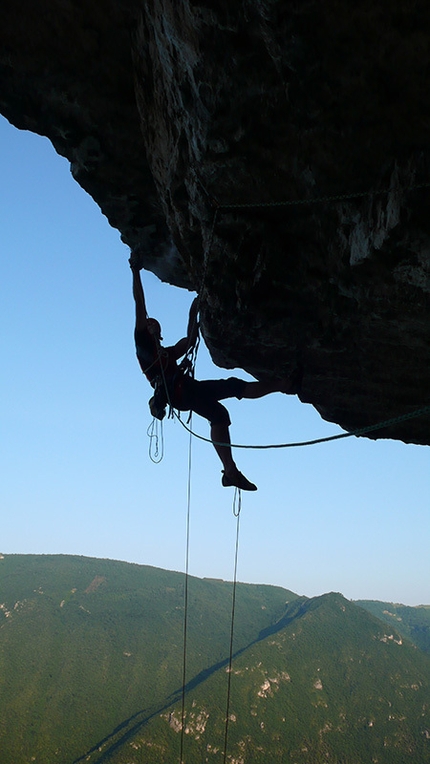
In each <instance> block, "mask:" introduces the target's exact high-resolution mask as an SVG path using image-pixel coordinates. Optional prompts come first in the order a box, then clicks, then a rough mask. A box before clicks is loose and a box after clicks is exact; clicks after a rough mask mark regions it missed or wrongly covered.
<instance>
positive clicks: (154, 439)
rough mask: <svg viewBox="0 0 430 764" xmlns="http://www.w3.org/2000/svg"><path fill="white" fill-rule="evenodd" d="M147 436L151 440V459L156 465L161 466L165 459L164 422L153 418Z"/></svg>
mask: <svg viewBox="0 0 430 764" xmlns="http://www.w3.org/2000/svg"><path fill="white" fill-rule="evenodd" d="M146 434H147V436H148V438H149V447H148V452H149V458H150V459H151V462H154V464H160V462H161V461H162V459H163V457H164V432H163V422H160V420H159V419H156V418H155V417H153V419H152V422H151V424H150V425H149V427H148V429H147V431H146Z"/></svg>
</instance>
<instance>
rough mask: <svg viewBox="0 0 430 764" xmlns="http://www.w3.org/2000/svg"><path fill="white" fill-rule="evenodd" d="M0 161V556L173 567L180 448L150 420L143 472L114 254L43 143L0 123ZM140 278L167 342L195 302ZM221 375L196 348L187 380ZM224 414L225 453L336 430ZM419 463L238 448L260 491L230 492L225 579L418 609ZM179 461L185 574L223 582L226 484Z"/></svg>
mask: <svg viewBox="0 0 430 764" xmlns="http://www.w3.org/2000/svg"><path fill="white" fill-rule="evenodd" d="M0 157H1V172H0V183H1V194H2V204H1V207H0V218H1V260H0V263H1V265H0V267H1V278H0V316H1V332H0V352H1V375H0V427H1V446H0V459H1V461H0V470H1V481H0V506H1V516H2V523H1V536H0V551H1V552H3V553H4V554H8V553H9V554H11V553H36V554H57V553H63V554H76V555H87V556H93V557H107V558H111V559H119V560H126V561H129V562H136V563H142V564H149V565H155V566H158V567H162V568H167V569H170V570H183V569H184V558H185V521H186V510H187V464H188V448H189V436H188V434H187V433H186V432H185V430H183V429H182V427H181V425H180V424H178V423H177V422H172V421H170V420H169V421H167V422H165V426H164V438H165V455H164V458H163V460H162V462H161V463H160V464H158V465H155V464H153V463H152V462H151V461H150V459H149V457H148V443H149V441H148V437H147V434H146V431H147V427H148V425H149V424H150V421H151V417H150V415H149V411H148V407H147V401H148V398H149V397H150V394H151V390H150V388H149V386H148V383H147V382H146V381H145V378H144V377H143V376H142V374H141V372H140V369H139V366H138V364H137V361H136V358H135V352H134V345H133V324H134V306H133V301H132V297H131V275H130V271H129V267H128V262H127V260H128V256H129V251H128V248H127V247H126V246H124V244H122V243H121V241H120V237H119V233H118V231H116V230H115V229H112V228H111V227H110V226H109V224H108V222H107V220H106V218H105V217H104V216H103V215H102V214H101V212H100V210H99V208H98V207H97V205H96V204H95V202H94V201H93V200H92V199H91V198H90V197H89V196H88V195H87V194H86V193H85V192H84V191H83V190H82V189H81V188H80V187H79V186H78V185H77V184H76V183H75V182H74V181H73V179H72V176H71V174H70V171H69V166H68V162H67V161H66V160H65V159H64V158H62V157H59V156H58V155H57V154H56V153H55V151H54V149H53V148H52V146H51V144H50V143H49V141H48V140H47V139H46V138H41V137H39V136H36V135H33V134H31V133H27V132H22V131H18V130H16V129H15V128H13V127H12V126H10V125H9V124H8V123H7V122H6V120H4V119H1V121H0ZM143 278H144V285H145V291H146V295H147V303H148V309H149V312H150V314H152V315H156V316H157V317H158V318H159V320H160V321H161V323H162V326H163V336H164V340H165V342H166V344H173V343H174V342H176V340H177V339H179V337H180V336H182V334H184V333H185V329H186V323H187V315H188V308H189V305H190V302H191V300H192V297H193V295H192V294H191V293H188V292H186V291H183V290H179V289H175V288H173V287H170V286H168V285H165V284H161V283H160V282H158V281H157V279H156V278H155V277H154V276H152V274H148V273H146V272H143ZM230 374H231V372H227V371H225V370H220V369H217V368H216V367H214V366H213V364H212V363H211V361H210V358H209V356H208V354H207V351H206V349H205V348H204V346H203V345H201V348H200V355H199V360H198V364H197V374H196V375H197V377H198V378H205V377H219V376H229V375H230ZM237 375H238V376H243V377H244V378H247V375H246V374H244V373H243V372H240V371H239V372H238V373H237ZM228 408H229V410H230V414H231V417H232V421H233V427H232V438H233V441H234V442H236V443H276V442H288V441H300V440H305V439H309V438H318V437H324V436H326V435H331V434H336V433H338V432H340V430H339V428H337V427H336V426H335V425H331V424H329V423H326V422H324V421H322V420H321V418H320V417H319V415H318V414H317V412H316V411H315V410H314V409H313V408H312V407H311V406H308V405H304V404H302V403H300V401H298V399H296V398H295V397H291V396H285V395H281V394H275V395H272V396H270V397H268V398H265V399H262V400H259V401H241V402H239V401H236V400H233V401H231V402H230V401H229V402H228ZM193 427H194V429H195V430H196V431H198V432H199V433H201V434H202V435H207V434H208V425H207V423H206V422H205V420H202V419H199V418H198V417H194V421H193ZM429 453H430V452H429V449H428V448H425V447H419V446H411V445H404V444H402V443H398V442H394V441H377V442H373V441H370V440H367V439H365V438H348V439H345V440H341V441H339V442H334V443H328V444H325V445H319V446H312V447H310V448H297V449H287V450H276V451H249V450H244V451H237V452H236V460H237V462H238V466H239V468H240V469H242V471H243V472H244V473H245V475H246V476H247V477H249V478H250V479H251V480H252V481H254V482H255V483H257V485H258V486H259V490H258V492H256V493H254V494H245V493H244V494H243V508H242V515H241V531H240V550H239V569H238V577H239V579H240V580H241V581H247V582H253V583H267V584H276V585H279V586H283V587H285V588H288V589H292V590H293V591H295V592H297V593H298V594H305V595H307V596H315V595H318V594H322V593H324V592H327V591H340V592H342V593H343V594H344V595H345V596H346V597H348V598H351V599H359V598H362V599H379V600H387V601H393V602H403V603H405V604H409V605H416V604H420V603H425V604H430V555H429V551H428V550H429V539H430V470H429ZM191 458H192V471H191V478H192V489H191V535H190V573H191V574H193V575H197V576H201V577H203V576H211V577H216V578H225V579H231V578H232V575H233V555H234V541H235V518H234V517H233V514H232V498H233V489H225V488H222V487H221V484H220V477H221V472H220V464H219V463H218V460H217V457H216V455H215V453H214V451H213V449H212V447H211V446H210V445H208V444H206V443H203V442H201V441H197V440H194V441H193V443H192V454H191Z"/></svg>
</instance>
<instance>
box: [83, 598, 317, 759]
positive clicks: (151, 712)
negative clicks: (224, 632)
mask: <svg viewBox="0 0 430 764" xmlns="http://www.w3.org/2000/svg"><path fill="white" fill-rule="evenodd" d="M311 603H312V600H309V599H305V600H304V601H300V600H295V602H294V603H292V605H291V607H290V608H288V610H287V612H286V613H285V615H284V616H283V617H282V618H281V619H280V620H279V621H277V622H276V623H274V624H272V626H267V627H266V628H265V629H262V630H261V631H260V632H259V634H258V636H257V637H256V638H255V639H253V640H252V641H251V642H249V644H247V645H246V646H245V647H241V648H240V649H239V650H237V651H236V652H235V653H234V654H233V660H234V659H235V658H238V657H239V656H240V655H243V653H245V652H246V651H247V650H249V649H250V648H251V647H253V646H254V645H256V644H258V643H259V642H262V641H264V640H265V639H267V638H268V637H271V636H273V635H274V634H277V633H278V632H279V631H282V629H285V628H286V627H287V626H289V624H290V623H292V622H293V621H295V620H297V619H298V618H301V617H302V616H303V615H305V614H306V613H307V611H308V610H309V608H310V607H311ZM229 661H230V659H229V657H228V658H224V659H223V660H222V661H218V663H214V664H213V665H212V666H209V668H207V669H203V671H200V672H199V673H198V674H196V676H195V677H193V678H192V679H190V681H189V682H187V683H186V685H185V694H187V693H189V692H190V691H191V690H194V689H195V688H196V687H198V686H199V685H201V684H203V683H204V682H206V681H207V680H208V679H209V678H210V677H211V676H212V675H213V674H215V673H216V672H217V671H220V670H221V669H223V668H225V667H226V666H228V664H229ZM182 692H183V689H182V687H179V688H178V689H177V690H175V691H174V692H172V693H171V695H169V696H168V698H167V699H166V702H165V703H164V704H163V705H160V706H158V707H157V708H154V707H149V708H147V709H142V710H141V711H137V712H136V713H135V714H133V716H130V717H129V718H128V719H125V720H124V721H122V722H121V724H119V725H118V726H117V727H115V729H114V730H112V732H111V733H109V734H108V735H106V736H105V737H104V738H103V739H102V740H100V741H98V742H97V743H95V745H94V746H92V748H90V749H89V750H88V751H86V752H85V753H84V754H82V756H80V757H79V758H77V759H75V760H74V761H73V763H72V764H81V762H84V761H89V762H91V764H104V762H107V761H109V759H110V757H111V756H112V755H113V754H114V753H115V752H116V751H118V750H119V749H120V748H122V746H123V745H125V744H126V743H127V742H128V741H129V740H130V739H131V738H133V737H134V735H136V734H137V733H138V732H139V731H140V730H141V729H142V727H144V726H145V725H146V724H148V722H150V721H151V719H153V718H154V717H155V716H158V715H159V714H161V713H163V712H164V711H167V710H168V709H169V708H172V706H174V705H176V704H177V703H179V702H180V701H181V700H182ZM115 738H116V739H115ZM104 746H108V747H107V748H106V750H105V751H100V748H103V747H104ZM96 753H98V754H99V756H96V757H95V758H92V756H93V754H96Z"/></svg>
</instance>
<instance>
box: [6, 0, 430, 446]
mask: <svg viewBox="0 0 430 764" xmlns="http://www.w3.org/2000/svg"><path fill="white" fill-rule="evenodd" d="M429 32H430V10H429V9H428V8H427V5H426V4H425V3H424V2H416V3H415V8H414V12H413V13H412V12H411V9H410V3H408V2H406V0H404V1H402V2H388V1H387V0H378V1H377V2H370V1H369V2H363V3H360V4H359V5H356V6H355V7H354V8H353V9H351V7H348V8H347V7H344V5H343V4H340V3H339V2H337V0H329V2H327V3H325V4H321V3H318V2H317V1H316V0H314V1H312V0H310V2H308V3H306V4H297V3H295V2H280V1H279V2H264V1H263V0H248V1H247V2H241V3H238V4H234V5H232V4H231V3H228V2H227V1H226V0H225V1H223V0H219V2H217V3H214V2H212V0H199V1H197V2H194V1H193V2H191V0H190V2H183V3H176V2H173V0H152V1H151V2H145V3H143V2H141V1H139V0H130V1H129V2H121V3H118V2H114V0H110V1H108V2H106V1H105V0H104V2H103V3H102V2H100V0H92V1H91V2H89V3H86V4H85V5H84V4H82V3H81V2H78V0H68V2H62V1H61V2H60V0H57V1H56V2H52V0H51V1H50V2H47V0H41V2H39V3H37V4H34V3H32V2H30V0H21V2H19V3H16V4H13V6H11V7H9V8H6V9H4V14H3V25H2V30H1V32H0V46H1V51H2V53H1V59H0V66H1V70H0V72H1V74H0V111H1V112H2V113H3V114H4V115H5V116H6V117H7V118H8V119H9V120H10V121H11V122H12V123H13V124H15V125H16V126H17V127H20V128H24V129H29V130H32V131H34V132H38V133H40V134H43V135H46V136H47V137H48V138H50V140H51V141H52V143H53V145H54V147H55V149H56V150H57V151H58V152H59V153H61V154H62V155H64V156H66V157H67V158H68V159H69V160H70V162H71V169H72V173H73V176H74V177H75V179H76V180H77V182H78V183H80V184H81V186H82V187H83V188H84V189H85V190H86V191H87V192H89V193H90V194H91V196H92V197H93V198H94V199H95V201H96V202H97V203H98V204H99V205H100V208H101V209H102V211H103V212H104V214H105V215H106V216H107V217H108V219H109V222H110V223H111V225H113V226H114V227H116V228H117V229H118V230H119V231H120V232H121V235H122V238H123V241H124V242H125V243H126V244H127V245H128V246H129V247H130V248H131V249H132V250H133V251H138V252H140V253H141V255H142V257H143V259H144V262H145V267H147V268H148V269H150V270H152V271H153V272H155V273H156V274H157V275H158V276H159V277H160V278H162V279H163V280H166V281H169V282H170V283H172V284H174V285H177V286H180V287H185V288H192V289H196V290H198V291H199V293H200V295H201V319H202V330H203V333H204V337H205V340H206V342H207V344H208V346H209V349H210V352H211V354H212V357H213V359H214V361H215V362H216V363H218V364H219V365H221V366H223V367H226V368H232V367H235V366H236V367H237V366H239V367H242V368H244V369H246V370H247V371H248V372H250V373H252V374H254V375H255V376H256V377H258V378H260V379H284V378H288V377H291V376H294V378H295V379H296V380H298V382H299V385H298V394H299V397H300V398H301V400H302V401H305V402H309V403H312V404H313V405H314V406H315V407H316V408H317V409H318V411H319V412H320V413H321V415H322V416H323V417H324V418H326V419H328V420H330V421H334V422H337V423H339V424H340V425H341V426H343V427H344V428H346V429H355V428H359V427H365V426H368V425H372V424H375V423H376V422H380V421H384V420H387V419H390V418H392V417H397V416H402V415H403V414H408V413H410V412H411V411H413V410H415V409H420V408H422V407H423V406H427V405H429V403H430V400H429V399H430V394H429V390H430V384H429V383H430V363H429V360H430V223H429V216H428V202H429V198H430V188H429V187H428V186H427V185H426V184H427V183H430V166H429V145H428V144H429V141H428V121H429V106H428V104H429V103H430V98H429V95H430V93H429V90H430V84H429V80H428V76H427V73H428V69H429V64H430V60H429V59H430V53H429V50H428V45H427V44H426V40H427V39H428V34H429ZM361 192H363V195H362V196H350V195H351V194H355V193H361ZM333 197H342V198H333ZM315 198H317V199H321V198H326V199H327V200H326V201H318V202H317V203H315V202H312V200H314V199H315ZM285 201H290V202H292V204H289V205H280V206H267V207H264V206H261V205H264V204H272V203H273V202H285ZM311 202H312V203H311ZM243 204H251V205H255V206H253V207H250V208H243V207H241V208H238V207H237V205H243ZM218 205H221V208H219V207H218ZM226 205H227V206H228V205H230V206H229V207H226ZM428 425H429V417H428V416H421V417H417V418H415V419H409V420H407V421H404V422H400V423H399V424H397V425H396V426H392V427H390V428H389V429H385V430H381V431H378V432H373V433H371V434H370V437H393V438H399V439H402V440H404V441H406V442H414V443H422V444H428V443H429V440H430V434H429V426H428Z"/></svg>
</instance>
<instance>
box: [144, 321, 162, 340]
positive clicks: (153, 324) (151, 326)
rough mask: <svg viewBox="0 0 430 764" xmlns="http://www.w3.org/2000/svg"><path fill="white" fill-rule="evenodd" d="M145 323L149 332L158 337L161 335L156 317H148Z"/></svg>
mask: <svg viewBox="0 0 430 764" xmlns="http://www.w3.org/2000/svg"><path fill="white" fill-rule="evenodd" d="M146 325H147V327H148V332H149V333H150V334H152V335H154V336H155V337H158V338H160V337H161V326H160V324H159V322H158V321H157V319H156V318H148V319H147V322H146Z"/></svg>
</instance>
